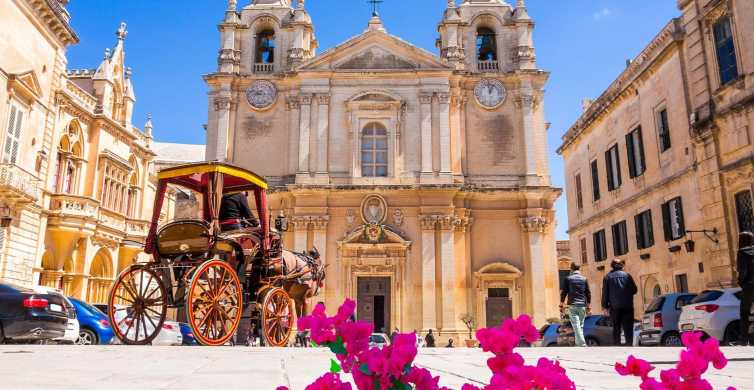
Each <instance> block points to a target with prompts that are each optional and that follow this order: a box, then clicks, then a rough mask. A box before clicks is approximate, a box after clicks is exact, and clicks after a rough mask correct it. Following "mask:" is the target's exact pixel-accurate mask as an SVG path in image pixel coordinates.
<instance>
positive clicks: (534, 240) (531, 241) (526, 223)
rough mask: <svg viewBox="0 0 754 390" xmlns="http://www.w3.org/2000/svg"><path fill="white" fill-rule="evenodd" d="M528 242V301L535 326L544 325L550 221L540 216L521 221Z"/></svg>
mask: <svg viewBox="0 0 754 390" xmlns="http://www.w3.org/2000/svg"><path fill="white" fill-rule="evenodd" d="M519 222H520V223H521V230H522V232H523V233H524V240H525V242H526V254H527V256H526V259H525V264H526V270H525V271H524V274H525V275H526V278H527V284H528V287H529V290H528V292H529V293H528V301H529V302H530V310H531V313H533V320H534V323H535V324H544V323H545V321H546V320H547V318H545V317H546V313H547V311H548V308H547V291H546V286H545V274H546V272H545V267H544V265H545V264H546V259H545V247H544V245H545V243H544V236H545V231H546V230H547V228H548V226H549V225H550V221H549V220H547V219H546V218H544V217H540V216H526V217H522V218H521V219H520V221H519Z"/></svg>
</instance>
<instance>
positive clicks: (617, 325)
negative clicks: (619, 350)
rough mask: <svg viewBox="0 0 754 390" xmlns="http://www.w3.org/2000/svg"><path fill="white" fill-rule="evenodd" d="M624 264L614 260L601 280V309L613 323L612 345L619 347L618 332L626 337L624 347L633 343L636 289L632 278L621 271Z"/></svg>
mask: <svg viewBox="0 0 754 390" xmlns="http://www.w3.org/2000/svg"><path fill="white" fill-rule="evenodd" d="M624 265H625V263H624V262H623V260H621V259H615V260H613V261H612V262H611V263H610V267H611V268H612V271H610V272H609V273H608V274H607V275H605V278H604V279H603V280H602V308H603V309H604V310H605V312H606V313H609V315H610V320H611V321H612V323H613V345H621V342H620V332H621V329H622V330H623V334H624V335H625V337H626V345H629V346H631V345H633V343H634V295H636V293H637V291H638V289H637V288H636V283H634V278H632V277H631V275H630V274H629V273H628V272H626V271H623V267H624Z"/></svg>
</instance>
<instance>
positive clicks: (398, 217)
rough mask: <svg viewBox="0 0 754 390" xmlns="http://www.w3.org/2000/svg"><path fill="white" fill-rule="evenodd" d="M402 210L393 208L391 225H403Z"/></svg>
mask: <svg viewBox="0 0 754 390" xmlns="http://www.w3.org/2000/svg"><path fill="white" fill-rule="evenodd" d="M403 219H404V215H403V210H401V209H395V210H393V225H395V226H398V227H401V226H403Z"/></svg>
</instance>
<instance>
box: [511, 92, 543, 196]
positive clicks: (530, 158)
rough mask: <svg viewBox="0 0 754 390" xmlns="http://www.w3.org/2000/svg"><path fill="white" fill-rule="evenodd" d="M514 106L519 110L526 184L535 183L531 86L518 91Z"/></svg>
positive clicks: (535, 131)
mask: <svg viewBox="0 0 754 390" xmlns="http://www.w3.org/2000/svg"><path fill="white" fill-rule="evenodd" d="M515 103H516V106H517V107H518V108H519V110H520V111H521V118H522V124H521V125H522V126H521V129H522V131H523V137H524V160H525V162H526V164H525V173H526V184H527V185H536V184H538V183H537V182H536V178H537V152H538V150H537V139H538V137H537V129H536V127H535V124H534V106H535V104H536V99H535V97H534V95H533V91H532V90H531V88H524V89H521V90H520V91H519V92H518V96H517V97H516V100H515Z"/></svg>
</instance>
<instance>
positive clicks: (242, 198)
mask: <svg viewBox="0 0 754 390" xmlns="http://www.w3.org/2000/svg"><path fill="white" fill-rule="evenodd" d="M249 226H251V227H257V226H259V221H257V219H256V217H254V213H252V212H251V209H250V208H249V201H248V199H247V197H246V192H237V193H235V194H225V195H223V200H222V203H220V229H222V231H224V232H227V231H231V230H238V229H243V228H245V227H249Z"/></svg>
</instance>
